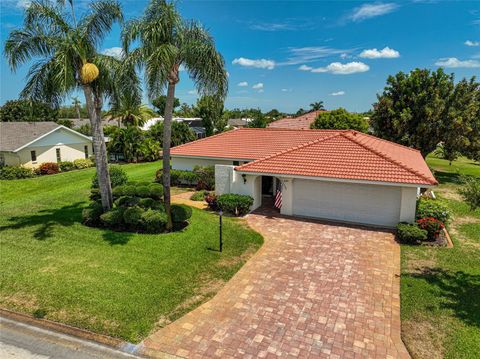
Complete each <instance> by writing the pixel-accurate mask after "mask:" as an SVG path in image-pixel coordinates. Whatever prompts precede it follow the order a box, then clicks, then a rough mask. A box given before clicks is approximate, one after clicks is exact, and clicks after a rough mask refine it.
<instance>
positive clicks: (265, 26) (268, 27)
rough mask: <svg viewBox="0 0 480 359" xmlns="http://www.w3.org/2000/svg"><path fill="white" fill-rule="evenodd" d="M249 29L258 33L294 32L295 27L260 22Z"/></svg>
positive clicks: (286, 24) (285, 24)
mask: <svg viewBox="0 0 480 359" xmlns="http://www.w3.org/2000/svg"><path fill="white" fill-rule="evenodd" d="M250 29H252V30H260V31H282V30H295V27H294V26H292V25H291V24H288V23H280V22H278V23H274V22H260V23H256V24H251V25H250Z"/></svg>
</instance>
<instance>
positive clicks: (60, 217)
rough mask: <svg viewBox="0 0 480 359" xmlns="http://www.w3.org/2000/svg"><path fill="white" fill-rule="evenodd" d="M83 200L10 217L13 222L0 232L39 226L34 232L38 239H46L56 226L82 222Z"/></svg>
mask: <svg viewBox="0 0 480 359" xmlns="http://www.w3.org/2000/svg"><path fill="white" fill-rule="evenodd" d="M82 208H83V202H77V203H74V204H72V205H69V206H64V207H61V208H54V209H44V210H41V211H38V212H37V213H35V214H32V215H28V216H15V217H11V218H9V219H8V221H9V222H10V223H11V224H9V225H6V226H1V227H0V232H3V231H6V230H9V229H20V228H26V227H34V226H39V227H38V228H37V229H36V230H35V232H34V233H33V237H34V238H35V239H38V240H41V241H43V240H45V239H48V238H50V237H52V235H53V229H54V227H55V226H58V225H60V226H63V227H69V226H72V225H73V224H75V223H79V222H81V218H82Z"/></svg>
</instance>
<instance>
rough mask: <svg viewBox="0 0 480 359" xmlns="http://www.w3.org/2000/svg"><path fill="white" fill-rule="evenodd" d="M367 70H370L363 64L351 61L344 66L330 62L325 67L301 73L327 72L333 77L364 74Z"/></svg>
mask: <svg viewBox="0 0 480 359" xmlns="http://www.w3.org/2000/svg"><path fill="white" fill-rule="evenodd" d="M300 67H301V66H300ZM308 67H309V66H307V67H306V68H308ZM368 70H370V67H369V66H368V65H367V64H364V63H363V62H358V61H353V62H347V63H345V64H342V63H341V62H332V63H331V64H330V65H328V66H325V67H317V68H311V69H310V70H305V68H304V70H303V71H310V72H314V73H322V72H328V73H331V74H334V75H351V74H355V73H358V72H366V71H368Z"/></svg>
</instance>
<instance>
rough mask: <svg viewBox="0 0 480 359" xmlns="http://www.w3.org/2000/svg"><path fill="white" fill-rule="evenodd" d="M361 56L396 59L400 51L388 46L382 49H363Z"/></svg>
mask: <svg viewBox="0 0 480 359" xmlns="http://www.w3.org/2000/svg"><path fill="white" fill-rule="evenodd" d="M359 56H360V57H363V58H366V59H394V58H397V57H400V53H399V52H398V51H397V50H394V49H391V48H389V47H388V46H387V47H384V48H383V49H382V50H377V49H369V50H363V51H362V52H361V53H360V55H359Z"/></svg>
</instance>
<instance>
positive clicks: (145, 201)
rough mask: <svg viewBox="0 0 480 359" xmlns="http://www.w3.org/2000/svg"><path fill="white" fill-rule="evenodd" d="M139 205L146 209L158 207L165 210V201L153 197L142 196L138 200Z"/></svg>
mask: <svg viewBox="0 0 480 359" xmlns="http://www.w3.org/2000/svg"><path fill="white" fill-rule="evenodd" d="M138 206H139V207H142V208H145V209H149V208H150V209H158V210H160V211H163V212H165V207H164V206H163V203H162V202H160V201H158V200H155V199H153V198H140V200H139V201H138Z"/></svg>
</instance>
